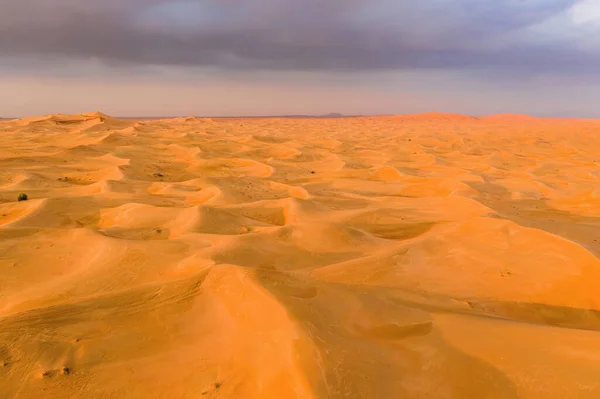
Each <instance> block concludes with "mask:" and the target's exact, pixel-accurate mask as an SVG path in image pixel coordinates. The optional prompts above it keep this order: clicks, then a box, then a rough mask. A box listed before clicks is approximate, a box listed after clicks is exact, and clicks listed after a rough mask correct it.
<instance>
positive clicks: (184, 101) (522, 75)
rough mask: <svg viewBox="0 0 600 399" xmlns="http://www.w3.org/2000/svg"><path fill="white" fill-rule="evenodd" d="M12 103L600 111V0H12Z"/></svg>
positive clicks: (249, 111) (5, 102)
mask: <svg viewBox="0 0 600 399" xmlns="http://www.w3.org/2000/svg"><path fill="white" fill-rule="evenodd" d="M0 93H1V95H0V116H23V115H32V114H47V113H55V112H63V113H72V112H73V113H78V112H85V111H90V110H101V111H103V112H106V113H110V114H113V115H122V116H127V115H136V116H155V115H156V116H167V115H215V116H216V115H277V114H289V113H294V114H298V113H310V114H320V113H329V112H342V113H348V114H378V113H412V112H426V111H441V112H461V113H468V114H474V115H479V114H487V113H498V112H511V113H516V112H518V113H529V114H536V115H559V116H562V115H564V116H598V117H600V106H599V104H600V0H582V1H576V0H419V1H416V0H303V1H298V0H296V1H292V0H179V1H175V0H102V1H94V2H92V1H81V0H0Z"/></svg>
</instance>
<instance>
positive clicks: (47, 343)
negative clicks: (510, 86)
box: [0, 112, 600, 398]
mask: <svg viewBox="0 0 600 399" xmlns="http://www.w3.org/2000/svg"><path fill="white" fill-rule="evenodd" d="M599 133H600V121H594V120H570V119H540V118H532V117H527V116H521V115H493V116H488V117H478V118H475V117H470V116H464V115H454V114H437V113H430V114H422V115H399V116H380V117H360V118H332V119H327V118H319V119H309V118H302V119H294V118H251V119H240V118H224V119H223V118H221V119H218V118H215V119H210V118H197V117H187V118H172V119H163V120H130V119H119V118H114V117H111V116H108V115H105V114H102V113H98V112H96V113H87V114H82V115H48V116H43V117H32V118H24V119H19V120H10V121H0V136H1V137H2V139H1V140H0V396H1V397H7V398H13V397H15V398H30V397H31V398H34V397H36V398H37V397H48V398H54V397H55V398H65V397H80V398H100V397H107V398H113V397H127V398H167V397H168V398H200V397H202V398H204V397H206V398H347V397H352V398H396V397H402V398H429V397H439V398H467V397H473V398H540V397H543V398H597V397H599V396H600V380H598V370H599V369H600V356H598V354H599V353H600V294H599V293H600V260H599V259H598V256H599V255H600V238H598V237H599V235H598V232H599V231H600V211H598V209H599V208H598V205H599V203H600V193H599V192H598V181H599V178H600V165H599V164H598V159H599V155H600V139H599V138H598V137H600V136H599ZM20 192H25V193H26V194H27V195H28V197H29V199H28V201H22V202H17V196H18V194H19V193H20Z"/></svg>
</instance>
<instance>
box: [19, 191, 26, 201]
mask: <svg viewBox="0 0 600 399" xmlns="http://www.w3.org/2000/svg"><path fill="white" fill-rule="evenodd" d="M17 199H18V200H19V202H20V201H27V194H25V193H19V197H17Z"/></svg>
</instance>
